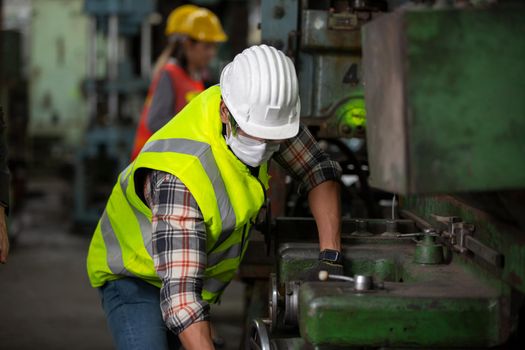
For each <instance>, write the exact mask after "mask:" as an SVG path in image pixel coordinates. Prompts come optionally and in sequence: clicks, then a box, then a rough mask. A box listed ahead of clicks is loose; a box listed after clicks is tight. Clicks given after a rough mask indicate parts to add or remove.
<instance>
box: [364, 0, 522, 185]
mask: <svg viewBox="0 0 525 350" xmlns="http://www.w3.org/2000/svg"><path fill="white" fill-rule="evenodd" d="M524 16H525V7H524V6H515V7H500V8H491V9H483V10H479V9H475V10H474V9H471V10H419V11H404V12H402V11H400V12H395V13H392V14H389V15H385V16H383V17H380V18H378V19H377V20H375V21H373V22H371V23H369V24H367V25H365V28H364V31H363V36H364V38H363V41H364V46H363V53H364V65H365V68H364V69H365V80H366V84H365V99H366V105H367V119H368V129H367V137H368V147H369V159H370V164H371V179H372V183H373V185H374V186H376V187H380V188H382V189H385V190H389V191H393V192H399V193H450V192H458V191H482V190H501V189H512V188H525V161H524V160H525V137H523V134H524V133H525V64H523V62H524V57H525V40H523V38H525V21H523V18H524Z"/></svg>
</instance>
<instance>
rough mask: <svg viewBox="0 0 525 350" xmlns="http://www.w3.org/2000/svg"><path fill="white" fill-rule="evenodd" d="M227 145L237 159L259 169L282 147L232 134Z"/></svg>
mask: <svg viewBox="0 0 525 350" xmlns="http://www.w3.org/2000/svg"><path fill="white" fill-rule="evenodd" d="M230 130H231V128H230ZM226 144H227V145H228V146H230V148H231V150H232V151H233V153H234V154H235V155H236V156H237V158H239V159H240V160H241V161H242V162H243V163H244V164H247V165H249V166H251V167H258V166H259V165H261V164H263V163H264V162H267V161H268V160H270V158H271V157H272V155H273V154H274V153H275V152H277V151H278V150H279V146H280V145H279V144H278V143H266V142H264V141H259V140H255V139H252V138H250V137H247V136H244V135H240V134H239V133H237V135H236V136H233V133H232V132H230V134H229V135H228V137H227V138H226Z"/></svg>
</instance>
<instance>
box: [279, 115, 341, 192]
mask: <svg viewBox="0 0 525 350" xmlns="http://www.w3.org/2000/svg"><path fill="white" fill-rule="evenodd" d="M273 159H274V160H275V161H276V162H277V163H278V164H279V165H281V166H282V167H283V168H284V169H285V170H286V172H287V173H288V174H289V175H290V176H291V177H293V178H294V179H295V180H296V181H298V182H299V183H300V187H299V190H300V191H301V192H309V191H310V190H311V189H312V188H314V187H316V186H317V185H319V184H321V183H323V182H325V181H329V180H334V181H339V180H340V179H341V173H342V170H341V166H340V165H339V163H337V162H335V161H333V160H331V159H330V157H328V155H327V154H326V152H324V151H323V150H322V149H321V147H319V144H318V143H317V141H316V140H315V139H314V137H313V136H312V134H311V133H310V131H308V129H307V128H306V127H305V126H304V125H301V127H300V129H299V133H298V134H297V136H296V137H294V138H291V139H289V140H286V141H285V142H284V143H283V144H282V145H281V147H280V149H279V151H278V152H277V153H276V154H275V155H274V156H273Z"/></svg>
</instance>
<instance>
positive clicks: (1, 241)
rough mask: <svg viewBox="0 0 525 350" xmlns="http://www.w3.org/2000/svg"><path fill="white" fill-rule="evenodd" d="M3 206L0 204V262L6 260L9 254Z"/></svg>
mask: <svg viewBox="0 0 525 350" xmlns="http://www.w3.org/2000/svg"><path fill="white" fill-rule="evenodd" d="M5 221H6V220H5V208H4V207H2V206H0V263H2V264H5V263H6V262H7V255H8V254H9V238H8V237H7V225H6V222H5Z"/></svg>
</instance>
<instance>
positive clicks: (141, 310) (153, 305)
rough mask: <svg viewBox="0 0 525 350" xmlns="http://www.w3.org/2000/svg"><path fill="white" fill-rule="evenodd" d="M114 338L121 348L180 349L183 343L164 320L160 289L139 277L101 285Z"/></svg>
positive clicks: (133, 349)
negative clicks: (161, 309)
mask: <svg viewBox="0 0 525 350" xmlns="http://www.w3.org/2000/svg"><path fill="white" fill-rule="evenodd" d="M99 290H100V296H101V298H102V307H103V308H104V312H105V313H106V318H107V320H108V325H109V329H110V331H111V335H112V336H113V341H114V342H115V345H116V347H117V349H119V350H142V349H144V350H146V349H147V350H150V349H153V350H167V349H178V348H179V347H180V342H179V339H178V337H177V335H175V334H174V333H172V332H171V331H170V330H169V329H168V328H167V327H166V325H165V323H164V321H163V320H162V314H161V311H160V289H159V288H157V287H155V286H153V285H151V284H149V283H147V282H144V281H143V280H141V279H139V278H131V277H127V278H122V279H119V280H115V281H110V282H106V284H104V285H103V286H102V287H100V288H99Z"/></svg>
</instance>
